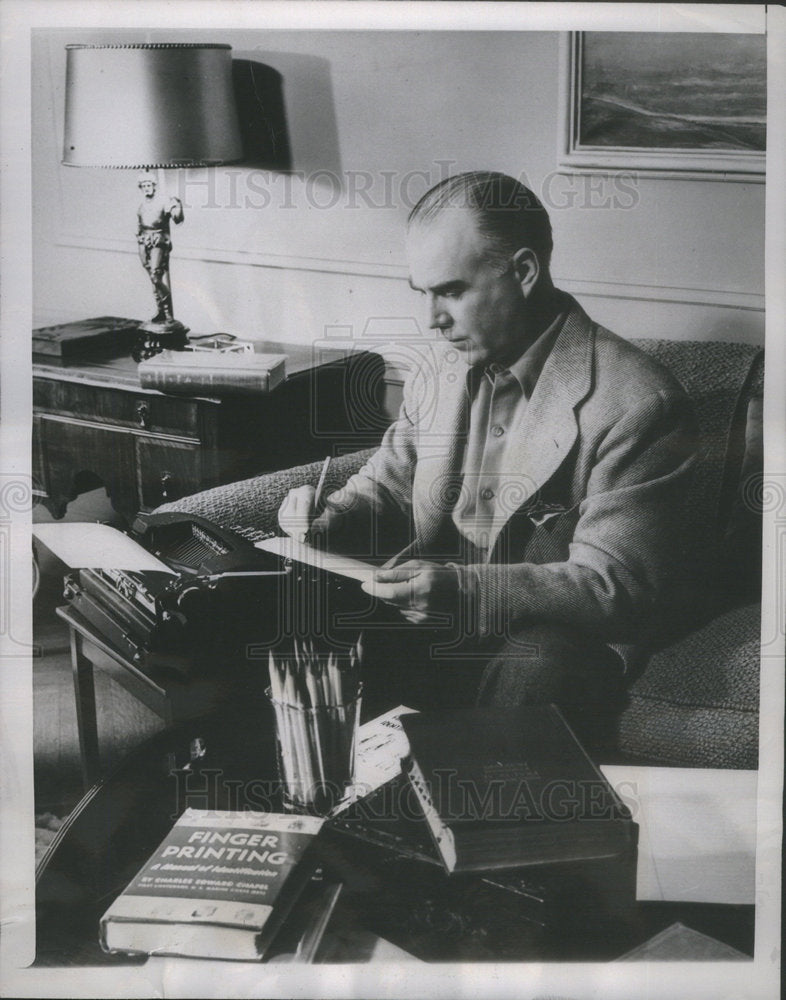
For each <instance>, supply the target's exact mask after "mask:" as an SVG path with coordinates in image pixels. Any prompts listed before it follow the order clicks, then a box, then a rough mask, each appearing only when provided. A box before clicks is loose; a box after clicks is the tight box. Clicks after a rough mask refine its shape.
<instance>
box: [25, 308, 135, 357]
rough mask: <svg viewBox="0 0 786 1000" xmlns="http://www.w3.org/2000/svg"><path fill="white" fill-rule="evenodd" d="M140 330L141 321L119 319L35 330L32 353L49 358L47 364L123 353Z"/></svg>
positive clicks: (64, 324) (86, 320) (88, 320)
mask: <svg viewBox="0 0 786 1000" xmlns="http://www.w3.org/2000/svg"><path fill="white" fill-rule="evenodd" d="M138 329H139V320H136V319H121V318H120V317H119V316H98V317H96V318H95V319H83V320H78V321H77V322H74V323H59V324H57V325H56V326H42V327H39V328H38V329H37V330H33V353H34V354H42V355H46V358H47V361H49V360H60V361H67V360H69V359H72V358H85V357H90V356H93V355H104V354H107V353H109V352H110V351H115V352H117V353H121V354H122V353H123V352H125V351H127V350H128V349H129V348H130V347H131V346H132V344H133V341H134V336H135V334H136V333H137V331H138Z"/></svg>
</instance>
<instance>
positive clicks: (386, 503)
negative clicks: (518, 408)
mask: <svg viewBox="0 0 786 1000" xmlns="http://www.w3.org/2000/svg"><path fill="white" fill-rule="evenodd" d="M451 354H452V355H454V356H453V357H451ZM455 354H456V352H450V351H448V352H446V353H442V354H441V355H440V356H439V359H438V360H435V361H434V363H433V364H428V363H426V364H423V365H421V366H419V367H418V368H417V370H416V371H415V372H414V374H413V375H412V377H411V378H410V379H409V380H408V382H407V384H406V385H405V388H404V399H403V403H402V406H401V410H400V413H399V416H398V419H397V420H396V421H395V422H394V423H393V424H392V426H391V427H390V428H389V429H388V431H387V432H386V434H385V436H384V438H383V441H382V444H381V447H380V448H379V450H378V451H377V452H376V453H375V454H374V455H373V456H372V457H371V458H370V460H369V461H368V462H367V463H366V464H365V465H364V466H363V468H361V469H360V470H359V472H358V473H357V474H356V475H354V476H353V477H352V478H351V479H350V480H349V481H348V482H347V484H346V486H345V487H344V488H343V489H342V490H340V491H338V492H337V493H334V494H332V496H331V497H329V498H328V508H327V510H326V512H325V514H324V515H323V518H322V523H321V525H320V528H321V530H324V531H326V533H327V534H326V537H327V544H328V546H329V547H331V548H336V549H338V550H341V549H344V550H345V551H349V550H354V551H355V552H356V553H358V552H359V549H360V548H361V547H363V546H365V548H366V550H367V551H366V552H365V553H362V554H379V553H380V552H382V551H383V549H385V547H386V546H387V547H388V549H389V547H390V545H391V544H392V542H391V539H395V544H396V545H398V544H399V543H400V542H401V541H402V540H404V541H406V540H407V539H409V540H414V541H413V554H414V555H417V556H418V557H420V558H437V559H440V560H442V561H448V560H451V559H452V558H456V556H457V555H458V553H459V551H460V546H458V545H457V543H458V539H459V534H458V532H457V531H456V529H455V526H454V525H453V522H452V518H451V512H452V510H453V507H454V505H455V503H456V500H457V498H458V496H459V491H460V490H461V489H466V488H469V486H470V485H471V484H467V483H464V482H462V476H461V471H460V468H461V460H462V455H463V443H464V442H465V440H466V434H467V420H468V413H469V395H468V392H467V379H466V373H467V370H468V369H467V366H466V364H465V363H464V362H463V361H462V360H461V359H460V358H457V357H455ZM509 434H510V435H511V439H510V441H509V444H508V448H509V451H508V452H507V455H508V459H507V461H506V466H507V468H506V470H505V472H504V473H503V474H502V476H501V477H500V482H499V483H498V484H497V490H496V492H497V495H498V498H499V505H500V507H501V509H502V514H501V516H500V517H499V518H497V519H495V522H494V525H493V528H492V530H491V535H490V544H489V548H488V555H487V556H486V557H484V558H483V559H482V560H481V561H478V562H475V563H471V564H470V565H469V566H467V567H462V568H461V570H460V572H461V573H462V574H468V575H465V583H467V584H468V585H467V586H465V587H464V592H465V594H467V593H469V594H470V595H472V600H471V607H470V609H469V612H468V613H469V615H470V629H471V630H472V629H474V630H477V632H478V634H480V635H490V634H498V635H504V634H508V633H509V631H510V630H511V629H515V628H516V626H517V625H519V626H525V625H526V624H528V623H533V622H544V621H546V622H555V623H562V624H568V625H571V626H578V627H580V628H584V629H587V630H589V631H591V632H593V633H596V634H597V635H599V636H600V637H602V638H604V639H605V640H606V641H609V642H635V643H639V642H642V641H646V640H645V636H646V634H647V632H648V630H649V629H651V628H652V627H654V626H655V625H656V623H657V619H658V615H659V614H660V613H663V610H664V608H666V607H667V605H668V602H667V600H665V598H667V597H668V593H669V591H670V590H671V588H672V585H674V584H679V583H680V582H682V577H683V575H684V567H683V566H682V565H681V560H682V556H683V550H684V545H683V543H682V541H681V530H680V507H681V502H682V499H683V497H684V494H685V491H686V489H687V487H688V483H689V477H690V475H691V470H692V467H693V464H694V460H695V452H696V447H697V440H698V432H697V430H696V425H695V419H694V415H693V411H692V406H691V403H690V401H689V399H688V397H687V396H686V394H685V392H684V390H683V389H682V387H681V386H680V385H679V383H678V382H677V381H676V380H675V379H674V378H673V376H672V375H671V374H670V373H669V372H668V371H666V369H664V368H663V367H662V366H660V365H659V364H657V362H655V361H653V360H652V359H650V358H649V357H647V356H646V355H645V354H644V353H643V352H641V351H639V350H638V348H636V347H634V346H633V345H632V344H630V343H628V342H627V341H625V340H623V339H622V338H620V337H617V336H616V335H614V334H613V333H611V332H610V331H608V330H606V329H604V328H602V327H600V326H598V325H597V324H595V323H593V322H592V320H590V318H589V317H588V316H587V315H586V313H585V312H584V311H583V309H581V307H580V306H579V305H578V304H577V303H576V302H575V300H573V299H570V308H569V311H568V314H567V317H566V320H565V323H564V325H563V327H562V330H561V331H560V333H559V336H558V337H557V340H556V342H555V344H554V347H553V348H552V351H551V353H550V355H549V357H548V358H547V360H546V363H545V365H544V367H543V369H542V371H541V374H540V377H539V379H538V381H537V383H536V386H535V389H534V391H533V393H532V396H531V398H530V400H529V403H528V405H527V408H526V411H525V413H524V416H523V419H522V421H521V422H520V424H519V425H518V426H517V427H513V428H511V429H510V430H509ZM349 542H351V544H348V543H349ZM371 550H374V551H373V552H372V551H371Z"/></svg>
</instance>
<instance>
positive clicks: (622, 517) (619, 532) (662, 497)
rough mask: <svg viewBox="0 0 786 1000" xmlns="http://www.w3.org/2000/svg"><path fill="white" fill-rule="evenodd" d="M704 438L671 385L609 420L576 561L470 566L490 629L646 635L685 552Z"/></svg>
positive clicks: (480, 620) (583, 510)
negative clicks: (686, 514)
mask: <svg viewBox="0 0 786 1000" xmlns="http://www.w3.org/2000/svg"><path fill="white" fill-rule="evenodd" d="M696 440H697V434H696V430H695V421H694V416H693V410H692V406H691V404H690V401H689V400H688V399H687V397H685V396H684V395H683V394H681V393H678V392H674V391H671V390H659V391H656V392H654V393H652V394H650V395H648V396H646V397H644V398H643V399H641V400H640V401H639V402H638V403H637V405H636V406H635V407H633V408H631V409H629V410H627V411H626V412H625V413H624V414H623V415H622V416H621V418H620V419H618V420H617V421H616V422H615V423H614V424H612V425H611V426H610V427H609V428H607V430H606V432H605V434H604V435H603V436H602V437H601V439H600V440H599V442H598V443H597V447H596V451H595V461H594V464H593V467H592V470H591V472H590V475H589V481H588V486H587V490H586V496H585V499H584V500H583V501H582V502H581V504H580V505H579V508H578V520H577V522H576V525H575V529H574V531H573V536H572V540H571V541H570V545H569V556H568V558H567V560H566V561H563V562H546V563H543V564H535V563H532V562H524V563H508V564H504V563H493V564H483V565H473V566H467V567H463V568H462V569H461V571H460V572H461V573H462V575H463V577H464V580H463V582H464V591H465V593H466V594H467V595H468V597H469V598H470V601H469V613H471V614H473V616H477V626H478V629H479V631H480V632H481V634H483V635H486V636H488V635H500V636H505V635H507V634H509V631H510V630H511V629H512V628H513V629H515V627H516V626H517V625H519V626H523V625H525V624H527V623H528V622H529V621H531V620H537V621H551V622H557V623H563V624H569V625H575V626H579V627H583V628H585V629H588V630H590V631H593V632H595V633H598V634H600V635H601V636H602V637H603V638H604V639H606V640H607V641H626V640H628V639H640V638H641V637H642V632H643V630H644V629H645V628H646V627H647V625H648V624H649V623H650V622H651V621H652V620H653V618H654V616H655V615H656V611H657V609H658V605H659V602H660V600H661V598H662V597H663V593H664V589H665V588H666V587H667V581H668V579H669V577H670V576H671V575H673V571H674V563H675V560H677V561H679V559H680V556H681V554H682V549H683V546H682V540H681V531H680V510H681V508H682V506H683V505H684V504H685V494H686V491H687V490H688V488H689V484H690V480H691V476H692V470H693V466H694V463H695V444H696Z"/></svg>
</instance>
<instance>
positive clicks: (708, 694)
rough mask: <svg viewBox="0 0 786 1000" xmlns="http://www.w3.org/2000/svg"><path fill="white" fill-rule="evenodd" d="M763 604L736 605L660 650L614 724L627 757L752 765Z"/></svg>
mask: <svg viewBox="0 0 786 1000" xmlns="http://www.w3.org/2000/svg"><path fill="white" fill-rule="evenodd" d="M760 618H761V607H760V605H758V604H751V605H748V606H746V607H740V608H735V609H734V610H732V611H728V612H726V613H725V614H723V615H722V616H721V617H719V618H716V619H715V620H714V621H712V622H710V623H709V624H708V625H705V626H704V627H703V628H701V629H698V630H697V631H695V632H692V633H691V634H690V635H688V636H687V637H686V638H685V639H683V640H682V641H681V642H679V643H676V644H675V645H673V646H670V647H669V648H668V649H665V650H662V651H661V652H659V653H657V654H656V655H655V656H653V657H652V659H651V660H650V661H649V663H648V665H647V669H646V670H645V671H644V673H643V674H642V675H641V677H639V679H638V680H637V681H636V682H635V683H634V684H633V685H632V686H631V688H630V692H629V697H630V702H629V704H628V706H627V707H626V709H625V710H624V712H623V713H622V715H621V717H620V720H619V735H618V746H619V749H620V751H622V753H624V754H625V755H626V756H631V757H635V758H643V759H646V760H647V762H648V763H651V764H665V765H671V766H677V767H734V768H755V767H756V766H757V760H758V726H759V656H760V647H759V634H760Z"/></svg>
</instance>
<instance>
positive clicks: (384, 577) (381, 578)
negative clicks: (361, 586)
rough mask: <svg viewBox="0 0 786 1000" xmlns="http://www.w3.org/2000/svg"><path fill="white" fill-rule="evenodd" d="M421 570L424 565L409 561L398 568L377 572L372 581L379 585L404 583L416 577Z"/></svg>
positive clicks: (412, 560)
mask: <svg viewBox="0 0 786 1000" xmlns="http://www.w3.org/2000/svg"><path fill="white" fill-rule="evenodd" d="M423 569H424V564H423V563H422V562H418V561H417V560H414V559H411V560H409V561H408V562H405V563H402V564H401V565H400V566H395V567H394V568H393V569H379V570H377V572H376V574H375V577H374V579H375V580H377V581H378V582H379V583H404V582H405V581H406V580H412V579H413V578H414V577H416V576H418V575H419V574H420V573H422V572H423Z"/></svg>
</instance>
